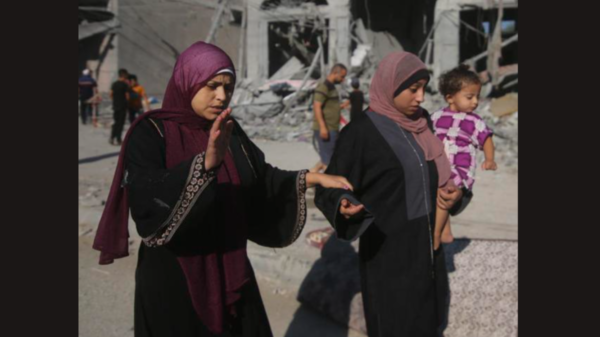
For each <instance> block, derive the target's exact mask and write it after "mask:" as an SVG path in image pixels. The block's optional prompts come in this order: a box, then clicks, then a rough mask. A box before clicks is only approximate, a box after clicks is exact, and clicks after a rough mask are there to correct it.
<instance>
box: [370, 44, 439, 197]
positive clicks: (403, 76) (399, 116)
mask: <svg viewBox="0 0 600 337" xmlns="http://www.w3.org/2000/svg"><path fill="white" fill-rule="evenodd" d="M425 69H427V68H426V66H425V64H424V63H423V62H421V60H420V59H419V58H418V57H417V56H416V55H414V54H411V53H407V52H394V53H391V54H388V55H387V56H386V57H384V58H383V60H381V62H380V63H379V66H378V67H377V71H376V72H375V76H374V77H373V80H372V82H371V89H370V90H369V95H370V98H371V103H370V108H371V110H373V111H374V112H376V113H378V114H380V115H384V116H386V117H387V118H389V119H391V120H393V121H394V122H396V124H398V126H400V127H401V128H402V129H404V130H406V131H409V132H410V133H412V134H413V135H414V137H415V139H416V140H417V143H418V144H419V145H420V146H421V148H422V149H423V152H424V153H425V158H426V159H427V160H428V161H429V160H434V161H435V164H436V166H437V170H438V176H439V180H438V186H440V187H441V186H444V185H446V183H447V182H448V181H449V180H450V175H451V171H450V162H449V161H448V157H446V153H445V152H444V144H443V143H442V141H441V140H440V139H439V138H437V137H436V136H435V135H434V134H433V133H432V132H431V130H429V127H428V125H427V119H426V118H425V117H424V116H423V109H419V111H418V112H417V113H416V114H414V115H413V116H411V117H408V116H406V115H405V114H403V113H401V112H400V111H398V110H397V109H396V107H395V106H394V92H395V91H396V90H397V89H398V88H399V87H400V86H401V85H403V84H404V86H406V84H405V83H404V82H405V81H407V80H409V79H410V77H411V76H413V75H414V74H415V73H416V72H418V71H420V70H425Z"/></svg>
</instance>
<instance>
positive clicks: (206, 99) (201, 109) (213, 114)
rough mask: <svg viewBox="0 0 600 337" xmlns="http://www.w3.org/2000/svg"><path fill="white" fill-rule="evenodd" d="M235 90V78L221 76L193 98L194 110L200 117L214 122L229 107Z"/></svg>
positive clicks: (228, 75) (208, 83) (215, 78)
mask: <svg viewBox="0 0 600 337" xmlns="http://www.w3.org/2000/svg"><path fill="white" fill-rule="evenodd" d="M233 89H234V85H233V77H232V76H231V75H230V74H219V75H217V76H215V77H213V78H211V79H210V80H209V81H208V82H207V83H206V85H205V86H204V87H202V89H200V90H198V92H197V93H196V96H194V98H192V109H194V112H195V113H196V114H197V115H198V116H200V117H203V118H205V119H207V120H209V121H214V120H215V119H217V116H219V114H221V112H223V110H225V109H226V108H227V106H228V105H229V102H230V101H231V96H232V95H233Z"/></svg>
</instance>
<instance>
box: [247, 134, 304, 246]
mask: <svg viewBox="0 0 600 337" xmlns="http://www.w3.org/2000/svg"><path fill="white" fill-rule="evenodd" d="M236 132H237V133H238V134H239V135H240V140H241V144H242V148H243V151H244V154H245V156H246V157H247V159H248V161H249V163H250V166H251V168H252V171H253V173H254V175H255V178H256V183H255V184H253V187H252V189H251V192H250V193H249V197H248V198H247V208H246V210H247V214H248V217H249V221H248V223H249V232H248V238H249V239H250V240H252V241H254V242H255V243H257V244H259V245H262V246H267V247H285V246H289V245H291V244H292V243H293V242H294V241H296V239H297V238H298V237H299V236H300V233H301V232H302V229H304V225H305V224H306V196H305V194H306V174H307V172H308V171H307V170H302V171H286V170H281V169H279V168H277V167H274V166H272V165H270V164H269V163H267V162H266V161H265V155H264V153H263V152H262V151H261V150H260V149H259V148H258V147H257V146H256V145H255V144H254V143H253V142H252V141H251V140H250V139H249V138H248V137H247V136H246V135H245V133H244V132H243V130H242V129H241V128H240V127H239V125H236Z"/></svg>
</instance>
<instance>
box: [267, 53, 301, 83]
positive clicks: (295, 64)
mask: <svg viewBox="0 0 600 337" xmlns="http://www.w3.org/2000/svg"><path fill="white" fill-rule="evenodd" d="M303 68H304V64H302V62H300V60H298V59H297V58H296V57H294V56H292V58H291V59H289V61H287V62H286V63H285V64H284V65H283V66H282V67H281V68H279V70H277V72H276V73H275V74H273V76H271V77H270V78H269V81H274V80H285V79H289V78H292V77H293V76H294V75H295V74H296V73H298V72H300V71H301V70H302V69H303Z"/></svg>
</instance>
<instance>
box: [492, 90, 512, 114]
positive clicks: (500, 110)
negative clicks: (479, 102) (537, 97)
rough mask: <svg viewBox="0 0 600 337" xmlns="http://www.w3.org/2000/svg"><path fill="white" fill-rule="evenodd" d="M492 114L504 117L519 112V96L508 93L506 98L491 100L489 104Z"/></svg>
mask: <svg viewBox="0 0 600 337" xmlns="http://www.w3.org/2000/svg"><path fill="white" fill-rule="evenodd" d="M491 111H492V114H493V115H494V116H496V117H504V116H508V115H511V114H513V113H515V112H517V111H519V96H518V94H516V93H510V94H508V95H506V96H503V97H500V98H497V99H493V100H492V104H491Z"/></svg>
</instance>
